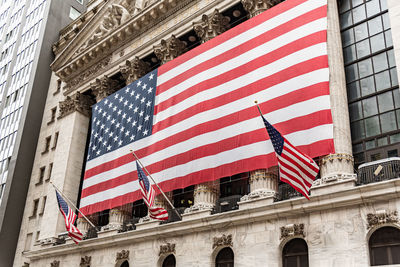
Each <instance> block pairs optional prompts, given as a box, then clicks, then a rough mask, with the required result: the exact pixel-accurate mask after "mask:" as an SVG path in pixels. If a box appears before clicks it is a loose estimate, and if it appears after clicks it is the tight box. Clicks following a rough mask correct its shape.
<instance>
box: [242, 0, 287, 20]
mask: <svg viewBox="0 0 400 267" xmlns="http://www.w3.org/2000/svg"><path fill="white" fill-rule="evenodd" d="M241 2H242V4H243V7H244V9H245V10H246V11H247V12H248V13H249V15H248V16H249V18H252V17H255V16H257V15H259V14H261V13H262V12H264V11H265V10H267V9H269V8H271V7H273V6H275V5H277V4H279V3H280V2H282V0H241Z"/></svg>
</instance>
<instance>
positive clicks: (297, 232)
mask: <svg viewBox="0 0 400 267" xmlns="http://www.w3.org/2000/svg"><path fill="white" fill-rule="evenodd" d="M292 236H301V237H305V234H304V224H303V223H300V224H288V225H286V226H282V227H281V240H282V239H285V238H288V237H292Z"/></svg>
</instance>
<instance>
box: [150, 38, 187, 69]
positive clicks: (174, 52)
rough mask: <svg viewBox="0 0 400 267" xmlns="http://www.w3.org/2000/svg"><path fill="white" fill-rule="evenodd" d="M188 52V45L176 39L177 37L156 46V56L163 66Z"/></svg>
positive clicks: (162, 41)
mask: <svg viewBox="0 0 400 267" xmlns="http://www.w3.org/2000/svg"><path fill="white" fill-rule="evenodd" d="M186 51H187V49H186V43H185V42H183V41H181V40H179V39H178V38H176V37H175V35H172V36H171V37H170V38H169V39H167V40H164V39H163V40H161V44H159V45H156V46H154V54H156V56H157V58H158V59H159V60H160V61H161V64H164V63H167V62H168V61H170V60H173V59H174V58H177V57H179V56H180V55H182V54H183V53H185V52H186Z"/></svg>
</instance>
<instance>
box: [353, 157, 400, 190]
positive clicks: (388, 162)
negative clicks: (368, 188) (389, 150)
mask: <svg viewBox="0 0 400 267" xmlns="http://www.w3.org/2000/svg"><path fill="white" fill-rule="evenodd" d="M357 172H358V175H357V185H363V184H370V183H375V182H381V181H385V180H390V179H395V178H399V177H400V158H399V157H393V158H387V159H382V160H377V161H373V162H368V163H364V164H361V165H360V166H359V167H358V171H357Z"/></svg>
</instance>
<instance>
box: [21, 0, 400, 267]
mask: <svg viewBox="0 0 400 267" xmlns="http://www.w3.org/2000/svg"><path fill="white" fill-rule="evenodd" d="M280 2H281V1H279V0H262V1H255V0H220V1H211V0H202V1H197V0H180V1H178V0H159V1H128V0H122V1H121V0H114V1H112V0H109V1H90V2H89V4H88V11H87V12H86V13H85V14H83V15H82V16H80V17H79V18H78V19H77V20H75V22H74V23H73V24H71V25H69V26H68V28H66V29H64V30H63V31H62V34H61V36H60V39H59V41H58V42H57V43H55V44H54V45H53V51H54V53H55V55H56V59H55V61H54V62H53V63H52V65H51V67H52V70H53V75H52V79H51V83H50V87H49V91H48V96H47V101H46V107H45V115H44V117H43V122H42V127H41V133H40V137H39V146H38V149H37V151H36V157H35V161H34V166H33V171H32V175H31V183H30V188H29V192H28V197H27V201H26V206H25V212H24V219H23V222H22V225H23V226H22V227H21V231H20V235H19V243H18V247H17V252H16V255H15V261H14V266H18V267H20V266H61V267H63V266H78V265H79V266H175V264H176V266H214V265H215V266H233V260H234V265H235V266H255V265H260V264H261V265H267V266H370V265H377V263H379V262H380V261H379V260H380V258H379V257H378V256H382V255H383V256H382V257H383V258H385V260H386V263H388V264H391V263H399V262H397V260H396V259H395V257H393V255H392V254H391V253H389V252H387V253H386V252H385V253H386V254H385V253H383V254H382V253H381V254H379V253H380V252H377V250H376V249H375V247H374V244H376V242H378V241H376V242H375V241H374V240H378V239H379V238H378V237H379V236H380V233H381V232H382V231H386V232H385V233H386V234H382V236H387V233H394V234H392V235H391V236H394V237H397V236H398V235H399V234H398V232H399V231H400V230H399V229H400V224H399V219H398V216H397V212H398V209H399V205H400V201H399V199H398V197H397V196H398V194H399V191H398V190H397V189H398V188H397V185H399V184H400V180H399V179H397V178H398V177H399V169H400V166H399V164H400V158H398V157H397V156H398V154H396V153H398V152H396V151H397V150H396V149H397V146H398V145H399V140H398V139H396V138H397V137H398V135H399V132H400V131H399V125H398V124H400V120H399V116H400V113H399V112H398V110H397V109H396V108H398V107H399V106H397V104H398V103H399V99H398V97H399V94H398V82H397V84H396V79H397V76H398V71H397V69H396V67H395V66H397V65H400V50H399V49H400V2H398V1H396V0H380V1H377V0H371V1H365V0H352V1H350V0H342V1H336V0H328V56H329V68H330V99H331V105H332V118H333V125H334V128H333V130H334V146H335V151H336V154H331V155H328V156H325V157H322V158H319V159H318V162H319V164H320V168H321V171H320V179H318V180H316V182H315V183H314V185H313V187H312V189H311V199H310V200H309V201H308V200H307V199H305V198H303V197H299V196H298V195H296V193H295V192H293V191H290V189H288V187H285V185H284V184H281V183H279V182H278V172H277V168H270V169H268V170H254V171H252V172H250V173H248V174H242V175H239V176H238V177H239V179H234V178H233V177H224V178H223V177H221V178H222V179H220V180H217V181H215V182H210V183H203V184H199V185H194V186H193V187H191V188H189V189H187V190H186V191H185V189H183V190H181V191H180V192H179V194H178V193H177V192H175V191H174V192H168V193H167V194H168V196H169V197H170V198H172V199H174V198H178V197H181V198H180V199H179V200H180V201H181V202H185V201H186V203H187V204H188V206H187V207H186V209H185V211H184V212H183V213H182V220H171V221H170V222H168V223H165V224H160V223H159V222H158V221H153V220H149V219H148V218H146V217H145V216H140V217H144V218H141V219H140V220H136V221H135V220H133V218H134V217H137V216H136V215H137V214H142V213H141V212H140V208H139V207H140V205H137V206H135V203H133V207H132V206H131V205H124V206H122V207H116V208H113V209H111V210H108V211H105V212H100V213H96V214H94V215H91V216H90V219H91V220H92V221H93V222H95V223H96V224H97V225H98V226H101V227H99V228H98V229H97V230H98V231H97V233H96V231H93V229H90V227H89V224H88V223H87V222H85V221H84V220H82V219H80V220H79V222H78V227H79V228H80V229H82V230H83V231H84V232H85V234H86V237H87V238H86V239H85V240H84V241H82V242H81V243H80V244H79V245H75V244H74V243H73V242H72V240H70V239H68V238H67V239H66V240H65V238H64V236H65V235H64V232H65V226H64V222H63V218H62V216H61V215H60V214H59V211H58V207H57V201H56V199H55V194H54V189H53V187H52V186H51V184H50V181H51V182H52V183H54V184H55V185H56V186H57V187H58V188H60V189H61V190H62V191H63V192H64V194H65V195H66V196H67V197H68V198H69V199H72V200H74V201H76V200H77V199H78V196H79V191H80V184H81V177H82V171H83V168H84V157H85V149H86V146H87V140H88V129H89V128H90V125H89V122H90V116H91V114H90V107H91V105H92V104H94V103H95V102H96V101H99V100H101V99H103V98H104V97H106V96H108V95H110V94H111V93H113V92H115V91H116V90H117V89H120V88H122V87H124V86H125V85H126V84H129V83H130V82H132V81H134V80H136V79H137V78H139V77H141V76H142V75H144V74H145V73H147V72H148V71H149V70H151V69H154V68H155V67H157V66H159V65H161V64H163V63H165V62H167V61H170V60H172V59H174V58H176V57H178V56H179V55H181V54H183V53H185V52H186V51H187V50H189V49H191V48H193V47H195V46H197V45H199V44H201V43H203V42H207V41H208V40H210V39H212V38H213V37H215V36H217V35H219V34H221V33H223V32H224V31H226V30H227V29H229V28H232V27H235V26H236V25H237V24H239V23H241V22H242V21H244V20H246V19H248V18H251V17H253V16H256V15H258V14H260V13H261V12H263V11H265V10H267V9H268V8H271V7H273V6H275V5H279V4H280ZM376 9H377V10H376ZM360 10H361V11H360ZM376 18H379V20H380V21H381V28H382V29H381V31H380V32H379V31H378V33H373V32H372V29H373V25H374V24H373V23H372V20H373V19H376ZM362 25H368V27H370V28H367V29H369V30H367V35H368V34H369V35H368V36H367V37H364V39H362V40H364V41H365V40H367V41H368V42H370V43H371V45H369V48H370V51H369V53H366V54H363V56H361V52H362V50H361V48H360V47H361V44H360V43H357V42H358V41H359V40H357V36H358V35H359V34H360V31H362V29H359V28H362V27H363V26H362ZM365 27H367V26H365ZM353 28H354V29H353ZM378 28H379V27H378ZM353 30H354V31H353ZM348 31H351V32H352V35H351V36H352V37H351V38H353V39H355V40H353V43H354V47H353V46H352V45H353V44H352V43H351V42H350V45H349V47H350V49H347V46H348V44H347V43H346V42H345V38H346V37H347V36H348V35H347V34H348ZM374 34H382V36H383V35H385V39H384V40H385V41H386V43H384V44H383V47H381V48H379V49H378V50H373V49H374V46H373V45H372V44H374V43H373V38H374V37H375V35H374ZM351 38H350V39H351ZM389 38H390V39H389ZM377 39H379V38H377ZM374 40H375V39H374ZM381 40H382V39H381ZM389 40H390V41H392V42H389ZM370 43H369V44H370ZM353 48H354V49H353ZM359 48H360V49H359ZM352 49H353V50H352ZM349 51H350V52H349ZM343 52H344V54H343ZM353 52H354V55H353V54H352V53H353ZM380 53H385V55H387V61H388V62H389V63H387V68H386V69H383V70H380V71H382V73H386V74H387V75H389V77H390V81H391V83H390V86H389V87H388V88H385V89H384V90H378V89H377V90H376V91H375V92H374V93H373V94H371V95H368V97H376V99H381V98H382V97H383V96H382V95H383V93H385V94H388V93H390V95H391V97H392V98H391V100H392V105H391V106H390V105H389V104H388V103H389V102H382V101H381V102H379V103H378V102H377V103H378V105H379V112H380V113H379V114H378V115H376V114H374V116H378V118H379V123H380V124H379V125H378V127H379V134H372V135H371V134H369V132H370V129H371V128H370V127H372V126H371V124H369V121H370V119H371V118H375V117H369V116H370V115H368V110H367V109H366V108H365V110H364V111H363V112H364V113H363V114H364V117H363V118H361V119H359V118H357V120H355V119H354V116H355V115H354V113H353V112H354V109H353V106H354V105H353V103H358V102H357V101H358V100H357V99H358V98H357V99H356V100H355V101H356V102H352V100H349V99H348V95H349V96H350V95H351V93H352V91H350V89H349V88H351V84H350V82H353V80H352V79H353V78H352V76H351V75H353V74H354V72H352V71H351V70H352V68H353V67H354V66H357V70H358V71H359V72H357V75H358V79H359V80H360V79H361V78H363V76H361V75H362V73H361V72H362V71H363V70H364V69H363V66H364V65H363V64H364V61H365V60H371V58H372V60H375V56H379V55H381V54H380ZM352 56H354V57H355V59H352V58H351V57H352ZM376 60H377V59H376ZM374 62H377V61H374ZM354 64H356V65H354ZM376 66H377V65H376ZM380 74H381V72H379V71H376V73H375V72H374V73H371V74H368V75H370V77H373V78H374V79H376V82H375V83H374V86H378V82H379V81H380V79H379V77H380V76H379V77H378V75H380ZM382 75H383V74H382ZM360 77H361V78H360ZM356 82H360V84H362V82H363V80H360V81H358V80H357V81H356ZM60 85H61V86H60ZM396 90H397V91H396ZM363 97H364V96H362V97H360V101H361V102H360V103H362V105H364V102H367V100H368V99H369V98H363ZM349 98H350V97H349ZM363 101H364V102H363ZM379 101H380V100H379ZM389 106H390V108H389ZM349 107H350V109H351V110H350V114H349ZM365 107H367V105H365ZM54 109H56V111H57V116H56V119H54V120H53V119H52V117H51V110H54ZM384 112H387V113H384ZM386 114H394V118H395V120H398V122H396V123H395V125H396V127H392V128H391V129H390V131H386V130H385V129H386V121H385V120H384V118H385V116H386ZM379 116H380V117H379ZM388 116H389V115H388ZM389 117H390V116H389ZM396 118H397V119H396ZM391 121H393V120H391ZM357 123H358V124H357ZM360 123H365V124H363V125H364V126H365V128H363V129H364V131H365V132H364V135H362V136H361V137H362V138H358V136H357V135H356V134H355V133H356V131H357V130H358V129H359V128H356V126H357V125H360ZM351 126H352V127H351ZM364 126H363V127H364ZM357 138H358V139H357ZM384 138H386V143H385V142H384V141H382V140H383V139H384ZM396 140H397V141H396ZM372 142H374V144H375V146H374V147H372V146H371V144H372ZM47 144H50V147H49V146H48V145H47ZM360 144H361V146H362V149H361V150H360V149H359V147H360ZM357 149H358V150H357ZM378 150H379V151H378ZM353 151H355V152H357V153H358V154H357V155H361V153H362V155H361V156H358V157H357V160H356V162H354V158H353ZM371 151H374V152H373V153H372V152H371ZM378 153H380V154H379V155H380V156H378ZM355 168H356V169H357V171H356V170H355ZM371 170H372V171H371ZM41 173H44V175H45V178H46V179H45V181H44V183H42V184H37V182H36V180H37V179H38V177H40V176H41ZM236 178H237V177H236ZM226 186H231V188H230V189H229V190H231V191H235V188H237V187H240V188H242V189H243V190H242V191H241V192H240V195H241V198H240V199H239V200H236V201H233V202H232V198H229V197H232V194H231V195H229V194H227V191H229V190H226ZM223 197H225V198H223ZM226 197H227V198H226ZM221 199H223V200H224V202H226V203H224V202H221ZM156 201H157V202H158V203H159V204H161V205H165V203H164V201H163V199H162V198H157V199H156ZM232 203H233V206H232V208H231V210H230V211H226V210H224V207H223V206H224V205H223V204H227V205H228V206H229V205H231V204H232ZM183 208H185V207H183ZM135 212H138V213H137V214H135ZM382 233H383V232H382ZM379 240H380V239H379ZM392 241H393V240H392ZM394 241H396V242H397V241H398V239H396V238H394ZM374 242H375V243H374ZM388 242H389V241H388ZM378 243H379V242H378ZM389 243H390V242H389ZM379 244H381V243H379ZM396 244H397V243H396ZM384 245H385V244H384ZM292 247H297V248H300V249H299V250H297V251H296V250H293V249H292ZM385 248H387V251H393V252H395V251H396V250H395V249H394V248H393V250H391V249H392V248H391V247H387V246H386V247H385ZM296 253H297V254H296ZM376 253H378V254H379V255H378V254H376ZM378 258H379V259H378ZM383 262H385V261H383ZM291 264H292V265H291ZM293 264H295V265H293Z"/></svg>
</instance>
